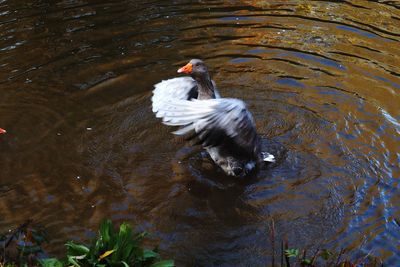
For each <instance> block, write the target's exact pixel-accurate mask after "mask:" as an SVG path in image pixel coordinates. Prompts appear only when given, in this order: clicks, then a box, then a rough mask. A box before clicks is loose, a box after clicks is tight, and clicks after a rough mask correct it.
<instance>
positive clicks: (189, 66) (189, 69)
mask: <svg viewBox="0 0 400 267" xmlns="http://www.w3.org/2000/svg"><path fill="white" fill-rule="evenodd" d="M192 70H193V65H192V63H188V64H186V65H185V66H183V67H182V68H180V69H179V70H178V73H186V74H190V73H192Z"/></svg>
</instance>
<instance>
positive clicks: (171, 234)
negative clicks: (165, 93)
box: [0, 0, 400, 266]
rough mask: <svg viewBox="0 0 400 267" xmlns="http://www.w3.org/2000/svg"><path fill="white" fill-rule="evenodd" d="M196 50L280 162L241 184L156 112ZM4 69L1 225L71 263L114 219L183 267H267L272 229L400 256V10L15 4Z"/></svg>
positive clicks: (2, 7)
mask: <svg viewBox="0 0 400 267" xmlns="http://www.w3.org/2000/svg"><path fill="white" fill-rule="evenodd" d="M193 57H199V58H202V59H204V60H205V61H206V63H207V64H208V66H209V68H210V70H211V72H212V75H213V79H214V80H215V81H216V82H217V85H218V88H219V90H220V92H221V93H222V94H223V95H224V96H227V97H236V98H241V99H243V100H244V101H245V102H246V103H247V104H248V107H249V109H250V110H251V112H252V113H253V115H254V117H255V119H256V122H257V130H258V132H259V133H260V134H261V135H262V136H263V137H264V138H265V140H266V141H265V142H266V146H272V147H275V148H277V150H278V151H279V153H280V160H279V162H278V164H276V165H275V166H272V167H270V168H264V169H262V170H261V171H260V172H259V173H258V174H257V177H254V178H253V179H251V180H248V181H244V182H243V181H242V182H240V183H237V182H236V181H233V180H230V179H227V178H226V177H224V176H223V175H222V174H221V172H220V171H219V170H218V169H216V168H215V167H213V165H212V164H210V162H209V161H208V160H207V158H204V156H203V155H202V154H201V153H200V152H198V151H192V149H191V147H190V146H189V145H188V144H187V143H185V142H184V141H183V140H181V139H179V138H176V137H174V136H173V135H171V134H170V131H171V130H172V129H171V128H168V127H166V126H164V125H162V124H161V123H160V121H158V120H157V119H156V118H155V117H154V115H153V114H152V113H151V107H150V106H151V102H150V98H151V90H152V85H153V84H155V83H157V82H159V81H160V80H162V79H168V78H172V77H174V76H176V75H177V74H176V70H177V68H178V67H179V66H181V65H182V64H184V63H186V62H187V61H188V60H189V59H190V58H193ZM0 66H1V68H0V83H1V86H0V94H1V96H0V127H2V128H5V129H7V134H6V135H2V136H0V154H1V162H0V178H1V179H0V218H1V220H0V230H6V229H10V228H13V227H16V226H17V225H19V224H20V223H22V222H23V221H25V220H26V219H27V218H32V219H34V220H35V221H36V222H37V223H40V224H43V225H44V226H45V227H46V228H47V229H48V231H49V235H50V237H51V244H50V245H49V246H48V249H49V251H50V253H53V254H55V255H57V254H58V255H60V254H62V252H63V251H64V247H63V244H64V243H65V242H66V240H68V239H71V238H72V239H75V240H80V241H85V240H87V239H88V238H90V237H92V236H93V235H94V234H95V231H96V229H97V227H98V224H99V222H100V221H101V220H102V219H103V218H106V217H108V218H112V219H113V220H115V221H116V222H122V221H128V222H130V223H131V224H133V225H134V226H135V228H136V229H137V230H146V231H149V232H152V233H154V238H153V240H152V241H151V242H150V243H152V242H153V243H154V244H158V243H159V244H160V251H161V253H162V255H163V256H165V257H167V258H174V259H176V262H177V264H178V265H179V266H192V265H193V266H212V265H215V266H243V265H246V266H265V265H268V264H269V263H270V261H271V251H272V249H271V242H270V240H269V237H270V235H269V232H268V227H269V225H271V223H272V222H274V224H275V228H276V235H277V240H276V242H279V241H280V240H282V238H284V237H285V236H286V237H287V238H288V239H289V241H290V245H291V246H292V247H298V248H309V249H311V250H312V249H315V248H316V247H326V248H329V249H333V250H340V249H341V248H346V249H347V250H348V251H350V252H349V255H351V256H352V257H358V256H360V255H365V254H367V253H371V254H373V255H376V256H379V257H381V258H382V259H384V260H385V262H386V263H387V265H388V266H393V265H394V264H395V263H396V262H399V261H400V253H399V248H400V241H399V240H400V231H399V230H400V229H399V227H400V225H399V221H400V208H399V201H400V199H399V188H400V185H399V178H400V167H399V165H400V93H399V92H400V5H399V4H398V3H396V2H395V1H384V2H383V1H381V2H379V1H358V0H355V1H340V2H337V1H334V2H329V1H180V0H176V1H144V0H139V1H138V0H136V1H120V2H118V3H116V2H115V1H109V2H106V1H90V2H89V1H78V0H77V1H58V2H55V3H51V4H50V3H48V2H47V1H39V0H38V1H19V0H15V1H7V0H3V1H0ZM267 140H269V141H267ZM271 144H272V145H271Z"/></svg>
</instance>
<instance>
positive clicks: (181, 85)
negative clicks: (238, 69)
mask: <svg viewBox="0 0 400 267" xmlns="http://www.w3.org/2000/svg"><path fill="white" fill-rule="evenodd" d="M212 83H213V85H214V88H215V89H214V93H215V97H216V98H220V95H219V92H218V91H217V89H216V86H215V82H214V81H212ZM197 95H198V91H197V83H196V81H195V80H193V79H192V78H191V77H178V78H173V79H169V80H165V81H161V82H159V83H157V84H156V85H154V90H153V97H152V98H151V101H152V102H153V112H157V111H158V110H160V109H162V108H163V105H165V103H168V102H170V101H174V100H190V99H192V98H195V99H196V98H197Z"/></svg>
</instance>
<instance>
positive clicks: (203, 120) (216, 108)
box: [151, 59, 275, 177]
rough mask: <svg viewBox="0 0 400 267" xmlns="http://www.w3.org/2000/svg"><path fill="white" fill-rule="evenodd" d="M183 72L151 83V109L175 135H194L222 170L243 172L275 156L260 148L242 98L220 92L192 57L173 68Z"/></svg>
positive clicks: (230, 173)
mask: <svg viewBox="0 0 400 267" xmlns="http://www.w3.org/2000/svg"><path fill="white" fill-rule="evenodd" d="M177 72H178V73H180V74H186V75H188V76H183V77H176V78H172V79H168V80H163V81H161V82H159V83H157V84H156V85H154V90H153V95H152V98H151V101H152V111H153V112H154V113H155V115H156V118H161V119H162V123H163V124H165V125H168V126H179V127H180V128H179V129H178V130H176V131H174V132H173V134H175V135H178V136H190V137H189V139H197V142H196V144H201V145H202V147H203V148H204V149H205V150H206V151H207V152H208V154H209V156H210V157H211V159H212V160H213V161H214V163H215V164H216V165H218V166H219V167H220V168H221V169H222V170H223V171H224V172H225V174H227V175H229V176H235V177H243V176H246V175H248V174H249V173H252V172H253V171H254V170H255V169H256V168H257V166H258V165H259V164H261V163H262V162H275V157H274V156H273V155H272V154H270V153H268V152H263V151H261V138H260V136H259V135H258V134H257V131H256V126H255V121H254V119H253V116H252V114H251V113H250V111H249V110H248V109H247V107H246V104H245V103H244V102H243V101H242V100H240V99H235V98H222V97H221V95H220V93H219V91H218V89H217V86H216V83H215V82H214V81H213V80H212V79H211V76H210V73H209V71H208V68H207V66H206V64H205V63H204V61H202V60H201V59H191V60H190V61H189V62H188V63H187V64H186V65H185V66H183V67H181V68H179V69H178V71H177Z"/></svg>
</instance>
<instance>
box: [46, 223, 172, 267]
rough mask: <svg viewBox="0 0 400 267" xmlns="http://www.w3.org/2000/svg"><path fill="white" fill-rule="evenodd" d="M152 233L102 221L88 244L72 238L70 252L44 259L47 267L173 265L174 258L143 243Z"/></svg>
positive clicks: (167, 266)
mask: <svg viewBox="0 0 400 267" xmlns="http://www.w3.org/2000/svg"><path fill="white" fill-rule="evenodd" d="M147 235H148V234H147V233H146V232H143V233H134V232H133V231H132V228H131V226H130V225H129V224H127V223H122V224H121V226H120V227H119V231H114V228H113V225H112V222H111V221H110V220H105V221H103V222H102V223H101V225H100V230H99V234H98V236H97V237H96V238H95V239H93V240H92V242H91V245H90V246H89V247H88V246H86V245H83V244H77V243H74V242H68V243H67V244H66V246H67V256H66V259H64V260H63V261H60V260H57V259H54V258H50V259H44V260H41V261H40V263H41V264H42V266H44V267H59V266H64V264H67V265H68V266H75V267H81V266H82V267H83V266H96V267H103V266H125V267H127V266H134V267H147V266H151V267H172V266H174V262H173V261H172V260H161V257H160V255H159V254H158V253H157V252H156V250H151V249H144V248H142V247H141V245H142V241H143V239H144V238H145V237H146V236H147Z"/></svg>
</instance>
